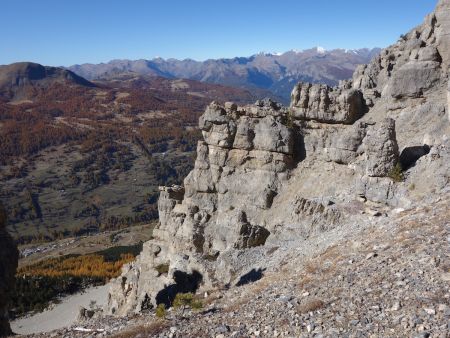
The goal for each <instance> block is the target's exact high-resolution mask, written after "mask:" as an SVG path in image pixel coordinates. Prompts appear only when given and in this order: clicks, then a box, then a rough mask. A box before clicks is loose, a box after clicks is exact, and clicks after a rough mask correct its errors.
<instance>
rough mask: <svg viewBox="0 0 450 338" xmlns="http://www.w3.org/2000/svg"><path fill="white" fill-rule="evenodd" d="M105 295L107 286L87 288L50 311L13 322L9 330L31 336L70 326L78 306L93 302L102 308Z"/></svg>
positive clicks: (75, 316)
mask: <svg viewBox="0 0 450 338" xmlns="http://www.w3.org/2000/svg"><path fill="white" fill-rule="evenodd" d="M107 295H108V285H104V286H100V287H95V288H89V289H87V290H85V292H83V293H80V294H76V295H72V296H69V297H66V298H64V299H63V300H62V302H61V303H60V304H57V305H56V306H54V307H53V308H52V309H51V310H47V311H44V312H41V313H38V314H36V315H33V316H31V317H27V318H21V319H18V320H15V321H13V322H12V323H11V328H12V330H13V331H14V332H15V333H18V334H31V333H41V332H49V331H52V330H56V329H60V328H63V327H66V326H70V325H71V324H72V323H73V322H74V321H75V319H76V318H77V316H78V311H79V308H80V306H84V307H86V308H88V307H89V303H90V302H91V301H95V302H96V304H97V305H98V306H103V305H104V304H105V302H106V297H107Z"/></svg>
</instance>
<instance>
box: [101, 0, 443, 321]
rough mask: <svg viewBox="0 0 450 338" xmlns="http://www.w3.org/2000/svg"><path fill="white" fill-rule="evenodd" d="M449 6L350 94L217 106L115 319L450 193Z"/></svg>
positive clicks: (166, 198)
mask: <svg viewBox="0 0 450 338" xmlns="http://www.w3.org/2000/svg"><path fill="white" fill-rule="evenodd" d="M449 4H450V0H441V1H440V2H439V5H438V7H437V9H436V11H435V12H434V13H432V14H430V15H429V16H428V17H427V18H426V19H425V23H424V24H423V25H421V26H419V27H417V28H415V29H413V30H412V31H410V32H409V33H408V34H406V35H404V36H402V38H401V39H400V40H399V41H398V42H397V43H396V44H394V45H392V46H391V47H389V48H386V49H385V50H383V51H382V52H381V54H380V55H379V56H378V57H376V58H375V59H374V60H373V61H372V62H371V63H370V64H368V65H364V66H360V67H359V68H358V69H357V70H356V71H355V73H354V76H353V78H352V79H351V80H349V81H345V82H342V83H341V84H340V85H339V86H338V87H335V88H331V87H328V86H321V85H311V84H305V83H301V84H299V85H297V86H296V87H295V88H294V90H293V92H292V102H291V106H290V108H284V107H281V106H280V105H278V104H276V103H274V102H272V101H270V100H267V101H259V102H257V103H256V104H255V105H249V106H245V107H238V106H236V105H235V104H232V103H226V104H225V105H220V104H218V103H212V104H210V105H209V106H208V107H207V108H206V111H205V113H204V114H203V115H202V117H201V118H200V121H199V127H200V129H201V131H202V135H203V140H202V141H200V142H199V143H198V147H197V159H196V162H195V167H194V170H193V171H192V172H191V173H190V174H189V175H188V176H187V177H186V179H185V181H184V186H183V187H161V189H160V191H161V194H160V199H159V204H158V207H159V213H160V224H159V226H158V227H157V229H155V230H154V240H152V241H149V242H147V243H145V244H144V249H143V251H142V253H141V255H140V256H139V257H138V259H137V261H136V262H135V263H133V264H130V265H128V266H126V267H125V268H124V271H123V274H122V276H121V277H119V278H118V279H117V280H115V281H114V282H113V283H112V284H111V292H110V295H109V301H108V306H107V311H108V312H109V313H111V314H115V315H124V314H128V313H130V312H134V311H141V310H142V309H144V308H148V307H154V306H155V305H157V304H159V303H166V304H167V305H170V302H171V300H172V299H173V297H174V296H175V294H176V293H177V292H188V291H197V290H199V288H204V289H208V288H213V287H225V286H229V285H233V284H235V283H236V284H238V283H239V281H240V280H242V278H244V276H246V275H247V274H248V273H249V271H252V269H255V268H256V267H259V268H260V269H262V268H273V269H274V270H275V269H276V268H274V267H273V266H274V263H273V262H272V263H270V261H271V259H273V257H272V256H271V254H272V253H273V252H274V250H277V248H279V247H285V248H287V247H289V246H290V245H293V246H298V245H301V243H302V241H305V240H311V238H312V237H311V236H313V235H315V234H316V235H318V234H321V233H325V232H330V230H334V229H335V228H337V227H341V226H344V225H345V224H347V225H348V224H350V223H352V222H356V223H358V224H364V222H367V221H368V220H370V219H371V217H374V216H380V215H383V214H384V213H387V212H389V210H392V209H393V208H399V207H401V208H408V207H411V205H414V203H423V201H424V199H426V198H427V196H431V195H433V194H435V193H436V192H448V186H449V181H450V179H449V176H448V169H449V168H448V163H450V161H449V151H448V149H449V146H450V144H449V143H450V141H449V139H448V135H450V123H449V117H448V116H449V115H448V114H449V107H448V104H449V95H450V94H448V83H449V78H448V69H449V67H448V66H449V60H448V55H449V53H448V35H449V33H450V27H449V20H448V19H449V17H450V14H449V8H450V5H449ZM402 161H403V162H405V161H406V162H408V163H407V165H403V166H404V168H403V170H405V172H404V173H402V176H403V177H404V182H401V180H398V181H400V182H397V181H395V180H392V179H391V178H390V177H389V176H391V175H390V173H391V172H392V170H393V169H394V168H396V169H397V170H398V168H399V164H400V163H402ZM406 162H405V163H406ZM405 163H403V164H405ZM424 179H426V183H425V182H422V180H424ZM416 187H417V188H416ZM374 208H375V209H374ZM377 208H378V209H377ZM386 210H387V211H386ZM316 239H317V238H316ZM299 243H300V244H299ZM278 263H280V262H278Z"/></svg>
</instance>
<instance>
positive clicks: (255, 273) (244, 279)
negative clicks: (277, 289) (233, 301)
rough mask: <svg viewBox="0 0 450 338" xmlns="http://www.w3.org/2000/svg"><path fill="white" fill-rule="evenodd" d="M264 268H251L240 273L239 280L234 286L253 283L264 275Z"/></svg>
mask: <svg viewBox="0 0 450 338" xmlns="http://www.w3.org/2000/svg"><path fill="white" fill-rule="evenodd" d="M265 270H266V269H258V270H256V269H252V270H251V271H249V272H247V273H246V274H245V275H242V276H241V278H240V279H239V281H238V282H237V283H236V286H242V285H246V284H250V283H254V282H256V281H258V280H260V279H261V278H263V276H264V273H263V272H264V271H265Z"/></svg>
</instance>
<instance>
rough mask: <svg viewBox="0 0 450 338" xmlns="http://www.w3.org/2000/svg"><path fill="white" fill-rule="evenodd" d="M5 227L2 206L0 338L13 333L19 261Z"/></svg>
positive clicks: (0, 230)
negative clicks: (13, 299) (10, 315)
mask: <svg viewBox="0 0 450 338" xmlns="http://www.w3.org/2000/svg"><path fill="white" fill-rule="evenodd" d="M5 227H6V212H5V210H4V209H3V207H2V206H1V205H0V337H5V336H9V335H10V334H11V333H12V332H11V327H10V326H9V322H8V310H9V301H10V292H11V290H12V289H13V288H14V285H15V274H16V269H17V262H18V259H19V252H18V251H17V247H16V245H15V244H14V242H13V240H12V238H11V236H9V234H8V233H7V232H6V229H5Z"/></svg>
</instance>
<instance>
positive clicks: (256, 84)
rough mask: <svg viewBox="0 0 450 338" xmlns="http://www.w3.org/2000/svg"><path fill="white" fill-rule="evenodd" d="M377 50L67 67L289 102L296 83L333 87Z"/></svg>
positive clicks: (91, 74)
mask: <svg viewBox="0 0 450 338" xmlns="http://www.w3.org/2000/svg"><path fill="white" fill-rule="evenodd" d="M379 52H380V49H379V48H373V49H368V48H364V49H354V50H345V49H334V50H329V51H328V50H325V49H324V48H322V47H315V48H312V49H306V50H301V51H296V50H291V51H288V52H285V53H259V54H255V55H252V56H250V57H235V58H231V59H210V60H206V61H195V60H192V59H185V60H177V59H163V58H154V59H152V60H135V61H132V60H112V61H110V62H108V63H100V64H81V65H73V66H71V67H68V69H69V70H71V71H73V72H74V73H76V74H78V75H80V76H82V77H84V78H86V79H88V80H98V79H111V78H115V77H117V76H118V75H122V74H126V73H136V74H140V75H150V76H162V77H166V78H183V79H191V80H197V81H201V82H208V83H216V84H222V85H227V86H233V87H241V88H245V89H249V90H252V91H253V92H254V93H255V94H256V95H257V96H261V92H258V90H265V91H267V90H268V91H270V92H271V93H272V94H274V95H275V96H278V97H281V98H282V99H283V101H285V102H288V101H289V99H290V92H291V89H292V87H293V86H294V84H296V83H297V82H299V81H305V82H313V83H325V84H328V85H337V84H338V82H339V81H340V80H345V79H348V78H350V77H351V76H352V74H353V71H354V70H355V68H356V66H357V65H359V64H365V63H368V62H369V61H370V60H371V59H372V58H373V57H374V56H375V55H377V54H378V53H379ZM258 94H259V95H258Z"/></svg>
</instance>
